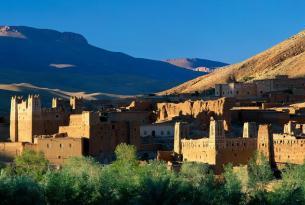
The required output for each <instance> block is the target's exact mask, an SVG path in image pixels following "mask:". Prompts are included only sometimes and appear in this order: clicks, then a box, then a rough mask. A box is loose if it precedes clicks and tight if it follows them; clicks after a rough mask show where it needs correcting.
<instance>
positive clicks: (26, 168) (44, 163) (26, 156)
mask: <svg viewBox="0 0 305 205" xmlns="http://www.w3.org/2000/svg"><path fill="white" fill-rule="evenodd" d="M48 168H49V162H48V160H46V159H45V158H44V155H43V153H42V152H35V151H33V150H25V151H23V153H22V154H21V155H20V156H17V157H16V158H15V160H14V163H13V164H12V165H11V166H9V167H7V169H6V171H7V172H8V173H11V174H16V175H18V176H22V175H25V176H29V177H32V178H33V179H34V180H36V181H40V180H41V179H42V178H43V175H44V174H45V173H46V172H47V171H48Z"/></svg>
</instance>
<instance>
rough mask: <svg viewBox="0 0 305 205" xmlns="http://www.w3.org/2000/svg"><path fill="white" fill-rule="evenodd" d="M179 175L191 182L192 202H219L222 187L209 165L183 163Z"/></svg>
mask: <svg viewBox="0 0 305 205" xmlns="http://www.w3.org/2000/svg"><path fill="white" fill-rule="evenodd" d="M179 175H180V177H182V180H183V181H185V182H188V183H190V186H191V188H190V189H189V190H190V194H191V197H190V198H191V199H190V201H191V204H218V202H219V201H220V198H219V194H220V193H219V191H220V187H219V184H217V183H216V181H215V177H214V173H213V172H212V170H211V169H210V168H209V167H208V165H206V164H203V163H196V162H186V163H183V165H182V167H181V170H180V173H179Z"/></svg>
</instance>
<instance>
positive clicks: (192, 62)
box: [165, 58, 229, 73]
mask: <svg viewBox="0 0 305 205" xmlns="http://www.w3.org/2000/svg"><path fill="white" fill-rule="evenodd" d="M165 62H168V63H170V64H172V65H175V66H179V67H182V68H186V69H189V70H194V71H200V72H206V73H210V72H211V71H213V70H214V69H215V68H218V67H223V66H226V65H229V64H227V63H222V62H218V61H212V60H206V59H200V58H174V59H167V60H165Z"/></svg>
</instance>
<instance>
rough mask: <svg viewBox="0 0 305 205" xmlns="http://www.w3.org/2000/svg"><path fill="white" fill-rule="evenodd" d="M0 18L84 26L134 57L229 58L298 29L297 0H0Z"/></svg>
mask: <svg viewBox="0 0 305 205" xmlns="http://www.w3.org/2000/svg"><path fill="white" fill-rule="evenodd" d="M0 8H1V12H0V21H1V23H0V24H2V25H26V26H33V27H39V28H51V29H57V30H60V31H72V32H76V33H80V34H83V35H84V36H85V37H86V38H87V39H88V41H89V42H90V43H91V44H93V45H96V46H98V47H101V48H104V49H107V50H112V51H122V52H125V53H127V54H130V55H132V56H135V57H145V58H152V59H166V58H175V57H199V58H207V59H212V60H219V61H224V62H229V63H234V62H238V61H241V60H243V59H245V58H248V57H250V56H252V55H254V54H256V53H258V52H260V51H263V50H265V49H266V48H268V47H270V46H272V45H274V44H276V43H278V42H280V41H282V40H284V39H286V38H288V37H289V36H291V35H293V34H295V33H297V32H299V31H301V30H304V29H305V1H304V0H107V1H106V0H1V1H0Z"/></svg>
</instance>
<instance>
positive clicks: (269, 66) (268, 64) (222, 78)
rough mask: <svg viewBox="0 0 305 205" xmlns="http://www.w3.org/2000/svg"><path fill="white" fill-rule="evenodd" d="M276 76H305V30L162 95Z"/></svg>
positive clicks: (191, 91)
mask: <svg viewBox="0 0 305 205" xmlns="http://www.w3.org/2000/svg"><path fill="white" fill-rule="evenodd" d="M276 75H288V76H289V77H303V76H305V31H302V32H300V33H298V34H297V35H295V36H292V37H290V38H289V39H287V40H285V41H283V42H281V43H279V44H277V45H276V46H274V47H272V48H270V49H268V50H266V51H264V52H262V53H259V54H257V55H255V56H253V57H251V58H249V59H247V60H245V61H243V62H241V63H237V64H233V65H229V66H226V67H223V68H221V69H217V70H216V71H215V72H212V73H210V74H208V75H205V76H201V77H198V78H196V79H193V80H191V81H188V82H185V83H183V84H181V85H179V86H177V87H174V88H172V89H169V90H167V91H164V92H161V93H160V94H175V93H193V92H195V91H199V92H200V91H203V90H207V89H209V88H213V87H214V85H215V84H216V83H226V82H228V80H229V79H232V78H235V79H236V80H238V81H251V80H253V79H264V78H272V77H274V76H276Z"/></svg>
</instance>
